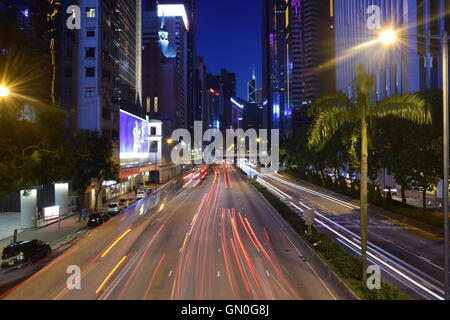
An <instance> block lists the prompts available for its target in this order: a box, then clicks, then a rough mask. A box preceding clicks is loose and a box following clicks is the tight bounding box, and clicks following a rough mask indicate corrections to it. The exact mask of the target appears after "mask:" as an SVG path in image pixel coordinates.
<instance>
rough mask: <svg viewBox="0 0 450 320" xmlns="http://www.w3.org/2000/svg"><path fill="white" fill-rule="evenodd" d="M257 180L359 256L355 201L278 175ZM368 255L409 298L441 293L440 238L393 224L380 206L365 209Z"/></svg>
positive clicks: (442, 276)
mask: <svg viewBox="0 0 450 320" xmlns="http://www.w3.org/2000/svg"><path fill="white" fill-rule="evenodd" d="M258 176H259V178H258V181H259V182H260V183H261V184H263V185H264V186H266V187H267V188H268V190H269V191H271V192H272V193H274V194H275V195H276V196H278V197H279V198H280V199H281V200H282V201H284V202H285V203H286V204H287V205H288V206H289V207H291V209H292V210H293V211H294V212H298V213H299V214H301V215H302V214H303V213H304V212H307V211H311V210H313V211H314V212H315V224H314V226H315V227H316V228H317V229H318V230H319V231H320V232H324V233H326V234H328V235H329V236H330V237H331V238H332V239H334V240H335V241H336V242H337V243H339V244H340V245H341V246H342V247H343V248H344V249H346V250H348V252H350V253H352V254H354V255H355V256H357V257H358V256H359V254H360V253H359V251H360V246H359V245H360V237H359V234H360V220H359V206H358V201H355V200H353V199H351V198H348V197H345V196H341V195H338V194H335V193H332V192H330V191H328V190H326V189H324V188H320V187H317V186H314V185H312V184H309V183H307V182H304V181H302V180H298V179H294V178H292V177H290V176H287V175H283V174H271V175H263V174H260V173H259V174H258ZM368 236H369V258H370V262H371V263H373V264H376V265H379V266H380V267H381V269H382V276H383V279H384V280H385V281H387V282H391V283H393V284H395V285H396V286H397V287H399V288H401V289H402V290H404V291H405V292H406V293H408V294H410V295H411V296H412V297H414V298H418V299H419V298H420V299H441V298H442V297H443V288H444V285H443V279H444V272H443V265H444V257H443V252H444V249H443V247H444V246H443V239H442V238H440V237H439V236H436V235H435V234H432V233H430V232H426V231H424V230H421V229H419V228H417V227H414V226H411V225H407V224H401V223H398V221H397V220H395V219H393V218H391V217H390V215H389V214H386V212H385V210H382V209H380V208H377V207H372V206H371V207H369V234H368Z"/></svg>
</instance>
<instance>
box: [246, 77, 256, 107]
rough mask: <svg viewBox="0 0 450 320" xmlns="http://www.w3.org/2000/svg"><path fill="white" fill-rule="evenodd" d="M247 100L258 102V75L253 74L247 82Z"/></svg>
mask: <svg viewBox="0 0 450 320" xmlns="http://www.w3.org/2000/svg"><path fill="white" fill-rule="evenodd" d="M247 101H248V102H249V103H256V77H255V75H253V77H252V79H251V80H250V81H249V82H248V83H247Z"/></svg>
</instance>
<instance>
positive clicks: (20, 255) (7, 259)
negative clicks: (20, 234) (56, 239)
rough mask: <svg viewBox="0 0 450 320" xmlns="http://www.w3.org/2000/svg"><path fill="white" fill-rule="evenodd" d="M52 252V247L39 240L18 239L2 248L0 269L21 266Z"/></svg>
mask: <svg viewBox="0 0 450 320" xmlns="http://www.w3.org/2000/svg"><path fill="white" fill-rule="evenodd" d="M51 253H52V248H51V247H50V246H49V245H48V244H47V243H45V242H43V241H41V240H37V239H35V240H29V241H18V242H15V243H12V244H10V245H8V246H7V247H5V248H4V249H3V254H2V262H1V270H6V269H11V268H19V269H20V268H22V267H24V266H26V265H28V264H32V263H35V262H37V261H39V260H41V259H43V258H45V257H47V256H48V255H50V254H51Z"/></svg>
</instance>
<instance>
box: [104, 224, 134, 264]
mask: <svg viewBox="0 0 450 320" xmlns="http://www.w3.org/2000/svg"><path fill="white" fill-rule="evenodd" d="M130 231H131V228H128V230H127V231H125V232H124V233H123V234H122V235H121V236H120V237H119V238H117V240H116V241H114V242H113V243H112V244H111V245H110V246H109V247H108V249H106V250H105V252H103V254H102V255H101V257H102V258H104V257H105V256H106V255H107V254H108V252H109V251H111V249H112V248H113V247H114V246H115V245H116V244H117V243H118V242H119V241H120V240H122V239H123V238H124V237H125V236H126V235H127V234H128V233H129V232H130Z"/></svg>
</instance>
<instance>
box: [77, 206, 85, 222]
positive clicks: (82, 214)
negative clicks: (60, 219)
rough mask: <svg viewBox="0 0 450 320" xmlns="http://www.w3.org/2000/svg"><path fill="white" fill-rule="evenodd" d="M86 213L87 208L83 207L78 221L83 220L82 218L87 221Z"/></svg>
mask: <svg viewBox="0 0 450 320" xmlns="http://www.w3.org/2000/svg"><path fill="white" fill-rule="evenodd" d="M86 213H87V211H86V208H83V209H81V211H80V217H79V219H78V222H81V220H83V221H86V217H87V214H86Z"/></svg>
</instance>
